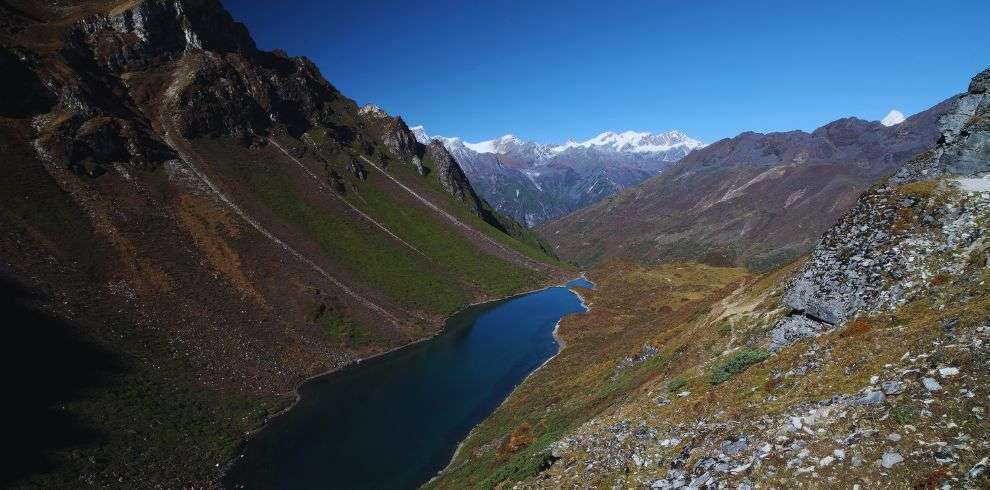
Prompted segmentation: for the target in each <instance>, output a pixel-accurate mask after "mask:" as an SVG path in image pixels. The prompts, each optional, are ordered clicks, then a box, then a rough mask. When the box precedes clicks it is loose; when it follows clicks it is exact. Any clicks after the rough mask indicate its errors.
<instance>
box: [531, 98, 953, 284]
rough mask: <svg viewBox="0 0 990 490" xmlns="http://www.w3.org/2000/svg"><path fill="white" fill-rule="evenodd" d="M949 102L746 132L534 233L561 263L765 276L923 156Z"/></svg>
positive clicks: (796, 254) (934, 135) (809, 244)
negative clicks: (675, 266)
mask: <svg viewBox="0 0 990 490" xmlns="http://www.w3.org/2000/svg"><path fill="white" fill-rule="evenodd" d="M952 100H954V98H953V99H949V100H947V101H944V102H942V103H939V104H937V105H935V106H934V107H932V108H930V109H928V110H926V111H923V112H921V113H918V114H915V115H914V116H911V117H909V118H906V119H905V120H904V121H903V122H899V123H893V124H891V123H892V121H890V120H888V121H887V123H888V124H889V125H888V124H884V123H881V122H879V121H865V120H862V119H858V118H853V117H850V118H844V119H838V120H836V121H833V122H831V123H828V124H826V125H824V126H822V127H820V128H818V129H815V130H814V131H812V132H810V133H809V132H805V131H788V132H777V133H766V134H764V133H755V132H744V133H741V134H739V135H738V136H735V137H733V138H725V139H722V140H719V141H717V142H715V143H712V144H710V145H708V146H705V147H704V148H701V149H698V150H696V151H693V152H691V153H690V154H689V155H687V156H686V157H685V158H683V159H682V160H680V161H679V162H677V163H676V164H674V165H673V166H672V167H671V168H669V169H668V170H666V171H664V172H663V173H662V174H661V175H659V176H657V177H654V178H652V179H650V180H647V181H645V182H643V183H642V184H640V185H637V186H635V187H632V188H629V189H626V190H624V191H622V192H620V193H619V194H617V195H616V196H613V197H611V198H609V199H606V200H603V201H601V202H599V203H596V204H594V205H592V206H589V207H587V208H585V209H582V210H580V211H578V212H576V213H573V214H570V215H568V216H565V217H563V218H561V219H560V220H557V221H554V222H550V223H547V224H546V225H544V226H543V227H542V228H541V233H543V235H544V237H545V238H546V239H547V240H549V241H551V242H552V243H553V245H554V246H555V247H556V248H555V250H556V251H557V252H558V253H559V254H560V255H561V257H563V258H565V259H569V260H574V261H577V262H579V263H584V264H588V263H594V262H596V261H598V260H601V259H603V258H610V257H623V258H629V259H636V260H644V261H648V262H655V261H658V260H659V261H671V260H703V261H706V262H708V263H712V264H730V263H731V264H739V265H746V266H747V267H751V268H755V269H760V270H764V269H769V268H773V267H775V266H778V265H780V264H783V263H786V262H788V261H790V260H792V259H794V258H796V257H798V256H800V255H801V254H803V253H805V252H807V251H808V250H809V249H810V247H811V246H812V245H813V244H814V241H815V240H816V239H817V238H818V236H819V235H820V234H821V233H823V232H824V231H825V230H826V229H827V228H828V227H829V226H831V225H832V224H833V223H834V222H835V221H836V220H837V219H838V218H839V217H840V216H841V215H842V214H843V213H844V212H846V211H847V210H848V209H849V208H850V207H851V206H852V205H853V204H854V203H855V200H856V198H858V197H859V195H860V194H861V193H862V192H863V191H865V190H866V189H867V188H869V187H870V186H871V185H872V184H874V183H876V182H878V181H880V180H881V179H882V178H884V177H885V176H887V175H889V174H890V173H892V172H893V171H894V170H896V169H897V168H899V167H900V166H901V165H903V164H904V163H905V162H906V161H908V160H909V159H910V158H912V157H914V156H916V155H918V154H919V153H921V152H923V151H925V150H927V149H929V148H931V147H932V145H934V144H935V139H936V137H937V135H938V131H937V127H936V125H937V121H938V118H939V117H940V116H941V115H942V114H944V113H945V111H946V110H947V109H948V107H949V106H950V104H951V102H952Z"/></svg>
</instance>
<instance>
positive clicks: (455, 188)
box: [426, 140, 481, 209]
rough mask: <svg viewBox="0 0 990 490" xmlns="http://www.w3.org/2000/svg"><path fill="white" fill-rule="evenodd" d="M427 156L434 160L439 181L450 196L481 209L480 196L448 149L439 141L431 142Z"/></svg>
mask: <svg viewBox="0 0 990 490" xmlns="http://www.w3.org/2000/svg"><path fill="white" fill-rule="evenodd" d="M426 154H427V156H428V157H429V158H430V159H432V160H433V166H434V169H435V170H436V172H437V179H438V180H439V181H440V185H441V186H442V187H443V188H444V190H445V191H447V192H448V193H450V195H452V196H454V197H455V198H457V199H458V200H459V201H462V202H465V203H467V204H469V205H470V206H472V207H474V208H475V209H481V202H480V199H478V195H477V194H475V193H474V189H473V188H472V187H471V183H470V182H469V181H468V178H467V176H466V175H464V171H463V170H461V166H460V165H458V164H457V161H455V160H454V157H452V156H451V155H450V153H449V152H448V151H447V148H445V147H444V146H443V144H442V143H440V142H439V141H436V140H434V141H432V142H430V144H429V146H427V149H426Z"/></svg>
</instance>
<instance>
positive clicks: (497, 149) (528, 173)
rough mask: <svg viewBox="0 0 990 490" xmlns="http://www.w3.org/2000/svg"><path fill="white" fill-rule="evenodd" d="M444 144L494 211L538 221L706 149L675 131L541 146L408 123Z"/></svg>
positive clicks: (603, 136) (532, 222)
mask: <svg viewBox="0 0 990 490" xmlns="http://www.w3.org/2000/svg"><path fill="white" fill-rule="evenodd" d="M410 130H411V131H412V133H413V134H414V135H415V136H416V139H417V140H418V141H420V142H421V143H424V144H427V143H429V142H430V141H432V140H434V139H435V140H438V141H440V142H442V143H443V145H444V146H445V147H446V148H447V150H448V151H449V152H450V153H451V154H452V155H453V156H454V157H455V158H456V159H457V161H458V162H459V163H460V164H461V166H462V167H463V168H464V171H465V173H467V175H468V178H469V179H470V180H471V183H472V185H474V187H475V188H476V189H477V190H478V192H479V194H481V196H482V197H484V198H485V200H487V201H488V202H489V203H491V204H492V206H494V207H495V209H496V210H498V211H500V212H503V213H505V214H508V215H510V216H512V217H514V218H515V219H517V220H519V221H521V222H523V223H525V224H526V225H527V226H536V225H539V224H541V223H543V222H545V221H547V220H550V219H553V218H556V217H559V216H562V215H564V214H567V213H569V212H572V211H575V210H577V209H580V208H582V207H584V206H587V205H590V204H593V203H595V202H597V201H599V200H601V199H602V198H604V197H606V196H609V195H612V194H614V193H615V192H617V191H619V190H621V189H624V188H626V187H628V186H630V185H634V184H637V183H639V182H642V181H643V180H645V179H647V178H649V177H652V176H654V175H656V174H658V173H659V172H661V171H662V170H663V169H665V168H667V167H669V166H670V165H671V164H672V163H674V162H676V161H678V160H680V159H681V158H684V157H685V156H686V155H687V154H689V153H690V152H692V151H694V150H696V149H698V148H702V147H704V144H703V143H702V142H701V141H698V140H697V139H694V138H691V137H690V136H688V135H686V134H684V133H683V132H681V131H677V130H672V131H666V132H663V133H647V132H636V131H625V132H622V133H615V132H604V133H601V134H599V135H598V136H595V137H594V138H591V139H588V140H586V141H582V142H577V141H574V140H569V141H567V142H565V143H563V144H541V143H537V142H533V141H526V140H523V139H521V138H519V137H517V136H514V135H512V134H506V135H504V136H502V137H500V138H496V139H492V140H487V141H481V142H477V143H472V142H468V141H464V140H463V139H461V138H457V137H444V136H431V135H429V134H428V133H427V131H426V129H425V128H424V127H423V126H414V127H412V128H410Z"/></svg>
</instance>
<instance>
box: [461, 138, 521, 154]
mask: <svg viewBox="0 0 990 490" xmlns="http://www.w3.org/2000/svg"><path fill="white" fill-rule="evenodd" d="M522 144H524V143H523V141H522V140H521V139H519V138H517V137H516V136H515V135H511V134H507V135H505V136H502V137H501V138H498V139H493V140H488V141H480V142H478V143H468V142H464V146H466V147H467V148H468V149H470V150H471V151H474V152H475V153H508V152H509V151H511V150H512V149H513V148H514V147H517V146H519V145H522Z"/></svg>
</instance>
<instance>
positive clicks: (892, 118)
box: [880, 109, 904, 126]
mask: <svg viewBox="0 0 990 490" xmlns="http://www.w3.org/2000/svg"><path fill="white" fill-rule="evenodd" d="M902 122H904V114H902V113H901V111H899V110H897V109H891V110H890V112H888V113H887V115H886V116H884V117H883V119H881V120H880V124H883V125H884V126H894V125H896V124H900V123H902Z"/></svg>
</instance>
